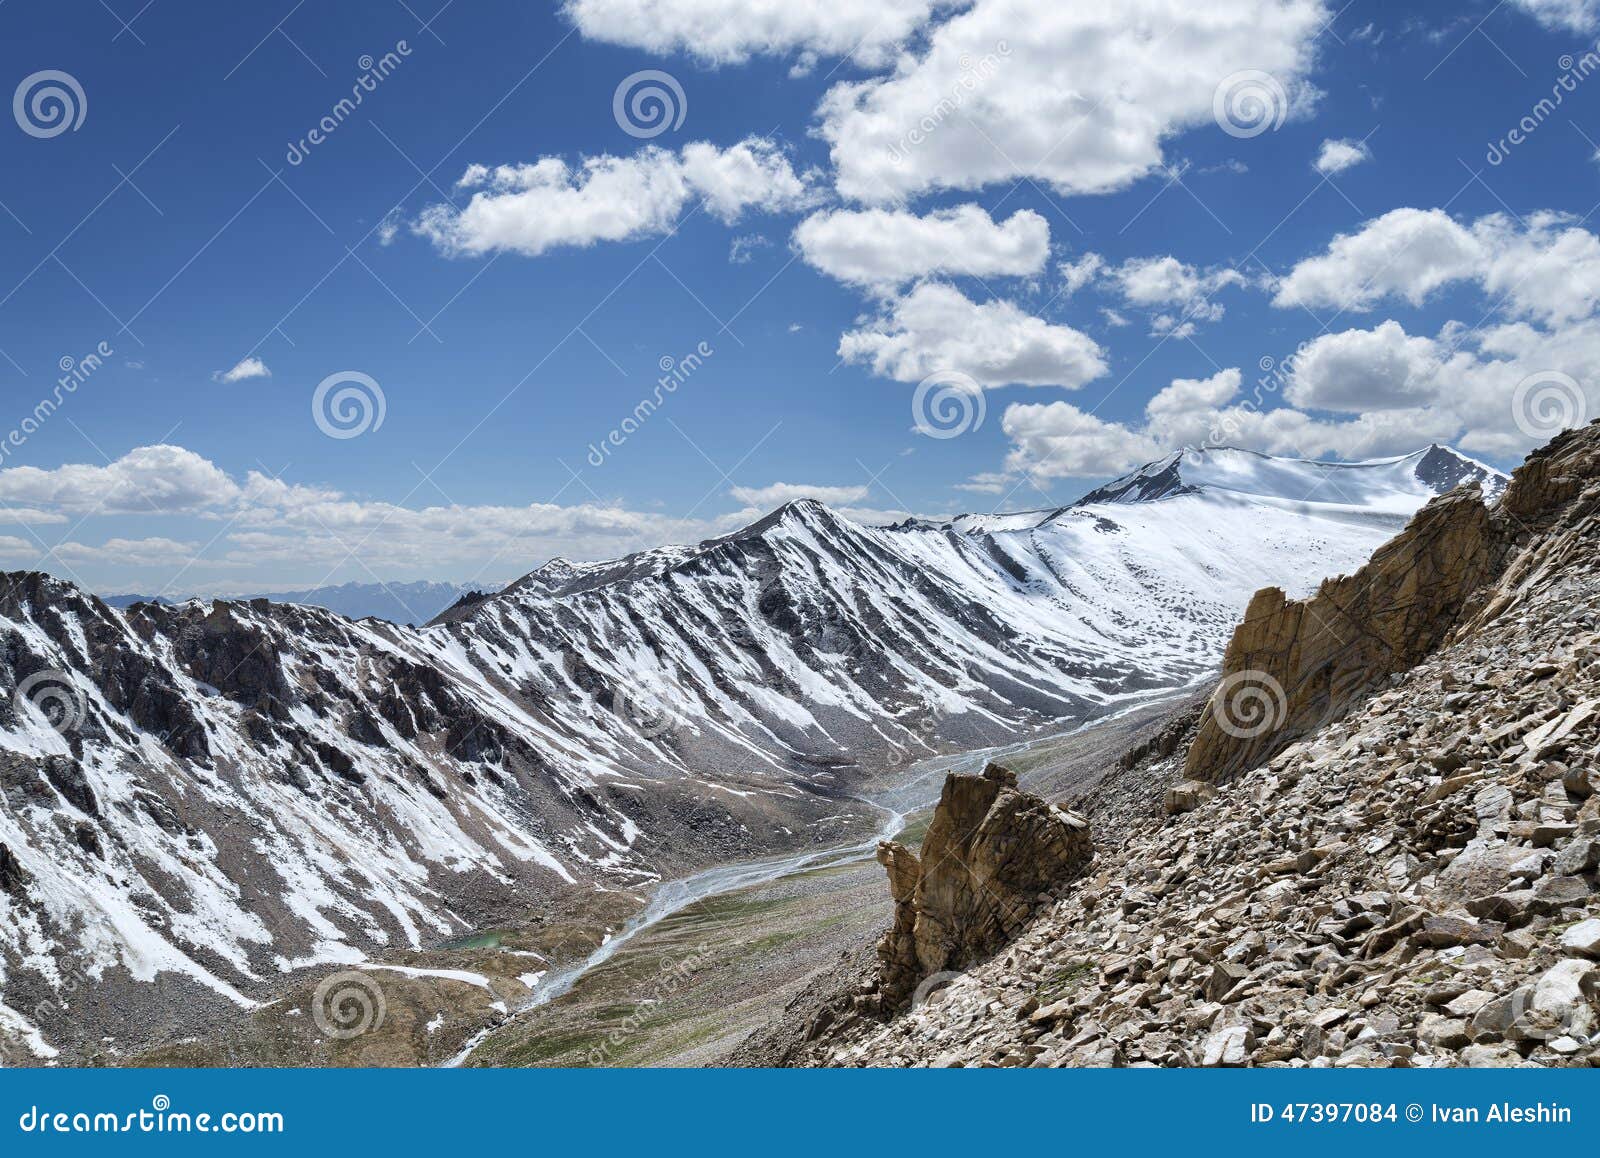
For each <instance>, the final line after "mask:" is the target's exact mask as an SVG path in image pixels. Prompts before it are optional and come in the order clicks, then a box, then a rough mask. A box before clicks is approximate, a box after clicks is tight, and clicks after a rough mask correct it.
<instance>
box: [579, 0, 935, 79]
mask: <svg viewBox="0 0 1600 1158" xmlns="http://www.w3.org/2000/svg"><path fill="white" fill-rule="evenodd" d="M955 2H956V0H874V2H873V3H871V4H840V3H837V2H836V0H567V3H566V4H565V6H564V11H565V12H566V14H567V17H568V18H569V19H570V20H571V21H572V22H573V23H574V24H576V25H577V26H578V29H579V30H580V31H581V32H582V33H583V34H584V35H585V36H586V37H588V38H589V39H591V40H603V41H606V42H607V43H610V44H622V45H627V46H628V47H629V48H642V49H645V50H646V51H649V52H656V53H670V52H683V53H687V54H688V55H690V56H694V57H696V58H698V59H700V60H703V61H709V62H711V63H714V64H728V63H738V62H740V61H743V60H747V59H749V58H750V57H751V56H754V55H760V54H771V55H781V54H784V53H789V52H794V51H800V52H805V53H809V54H812V55H821V56H844V55H846V54H848V55H850V56H852V57H853V59H855V60H856V61H857V62H858V63H860V64H864V65H867V66H869V67H871V66H876V65H878V64H881V63H883V62H884V61H886V60H887V59H888V54H889V50H890V49H892V48H893V47H894V46H895V45H897V44H899V43H900V42H902V41H903V40H905V39H906V38H907V37H908V36H910V35H911V34H912V33H913V32H915V31H916V30H917V29H918V28H920V27H921V26H922V25H923V24H925V23H927V21H928V17H929V15H930V14H931V13H932V12H933V11H934V10H935V9H938V8H944V7H949V6H951V5H952V4H954V3H955Z"/></svg>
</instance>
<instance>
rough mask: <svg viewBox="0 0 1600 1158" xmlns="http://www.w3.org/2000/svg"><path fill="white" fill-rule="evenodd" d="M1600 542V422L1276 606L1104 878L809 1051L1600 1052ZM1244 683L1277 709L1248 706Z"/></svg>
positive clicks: (1143, 794) (1103, 810)
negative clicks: (932, 985)
mask: <svg viewBox="0 0 1600 1158" xmlns="http://www.w3.org/2000/svg"><path fill="white" fill-rule="evenodd" d="M1597 556H1600V424H1597V425H1593V426H1590V427H1588V428H1585V429H1583V430H1581V431H1575V432H1569V433H1567V434H1565V435H1563V436H1561V437H1560V438H1557V439H1556V440H1555V441H1553V442H1552V443H1551V444H1550V445H1549V446H1547V447H1545V448H1543V449H1542V450H1540V451H1539V452H1537V453H1535V454H1534V455H1532V456H1531V457H1530V458H1529V460H1528V461H1527V462H1526V463H1525V464H1524V465H1523V466H1522V467H1521V468H1520V469H1519V470H1518V471H1517V472H1516V474H1515V475H1514V476H1513V478H1512V481H1511V484H1510V486H1509V487H1508V488H1507V489H1506V491H1505V494H1504V495H1503V496H1502V498H1501V499H1500V501H1499V502H1498V503H1496V504H1493V505H1488V506H1486V505H1485V504H1484V503H1483V502H1481V501H1480V499H1479V497H1478V495H1477V494H1475V493H1474V492H1473V491H1472V490H1470V489H1463V490H1461V491H1458V492H1455V493H1453V494H1451V495H1449V496H1446V497H1444V498H1442V499H1440V500H1438V501H1437V502H1436V503H1434V504H1433V505H1431V506H1430V507H1429V508H1428V509H1427V510H1426V511H1424V512H1422V513H1421V514H1419V516H1418V517H1417V518H1416V519H1415V520H1414V521H1413V523H1412V525H1411V526H1410V527H1409V528H1408V529H1407V530H1406V531H1405V532H1404V533H1403V534H1402V535H1401V536H1400V537H1399V538H1398V539H1397V540H1396V541H1395V542H1393V543H1391V544H1389V545H1388V546H1387V547H1385V548H1384V549H1382V550H1380V551H1379V552H1378V553H1377V555H1376V556H1375V557H1374V559H1373V561H1372V563H1371V564H1370V565H1369V567H1368V568H1367V569H1365V570H1364V571H1363V572H1360V573H1358V574H1357V575H1355V576H1352V577H1351V578H1349V579H1342V580H1337V581H1333V582H1330V583H1328V584H1326V585H1324V587H1323V589H1322V591H1321V592H1319V594H1318V595H1316V596H1315V597H1314V598H1312V599H1311V600H1308V601H1306V602H1304V603H1299V604H1296V603H1291V602H1288V601H1285V600H1283V599H1282V598H1281V596H1280V595H1278V594H1277V593H1265V594H1263V595H1261V596H1259V597H1258V598H1257V600H1256V602H1255V604H1254V605H1253V606H1252V609H1251V614H1250V616H1249V617H1248V619H1247V621H1246V622H1245V623H1244V624H1243V625H1241V627H1240V629H1239V632H1238V634H1237V635H1236V637H1235V640H1234V645H1233V647H1231V648H1230V650H1229V653H1228V659H1227V666H1226V668H1225V670H1224V675H1223V679H1222V681H1221V683H1220V684H1219V689H1220V690H1219V694H1218V695H1217V696H1214V697H1213V698H1212V699H1211V701H1210V702H1209V704H1208V706H1207V708H1206V709H1205V711H1204V713H1203V718H1202V719H1200V720H1199V721H1198V722H1197V723H1195V724H1185V722H1183V721H1177V720H1175V721H1174V726H1173V731H1172V732H1171V733H1170V734H1171V735H1172V736H1175V737H1179V738H1180V739H1181V738H1183V737H1185V736H1186V735H1188V734H1189V732H1190V730H1191V729H1192V734H1193V736H1194V739H1193V742H1192V744H1190V745H1189V747H1188V749H1187V752H1186V753H1184V752H1181V751H1179V750H1174V751H1173V752H1172V753H1171V754H1170V755H1168V756H1165V757H1163V756H1162V755H1161V753H1160V751H1159V749H1160V746H1161V745H1160V743H1157V744H1156V745H1155V747H1154V748H1151V747H1149V746H1144V747H1142V748H1141V750H1140V751H1137V752H1134V753H1130V756H1129V758H1128V760H1127V761H1126V762H1125V764H1124V766H1123V767H1121V768H1119V769H1117V770H1115V771H1113V772H1112V773H1110V774H1108V775H1107V776H1106V777H1105V779H1104V780H1103V781H1102V782H1101V783H1100V785H1099V786H1098V787H1097V788H1096V789H1095V790H1094V791H1093V793H1091V794H1090V795H1091V798H1089V799H1086V800H1085V801H1084V802H1083V803H1082V804H1081V805H1079V807H1081V808H1082V809H1083V811H1084V813H1085V815H1087V816H1088V818H1089V820H1090V822H1091V823H1094V824H1096V825H1097V827H1098V825H1099V823H1100V821H1099V817H1100V816H1102V815H1105V814H1112V815H1118V814H1119V811H1118V806H1117V804H1116V800H1115V798H1118V797H1120V798H1121V799H1122V800H1123V801H1124V802H1132V803H1134V804H1136V805H1138V806H1139V807H1140V809H1141V810H1142V814H1140V815H1136V816H1132V817H1130V818H1129V819H1128V821H1127V823H1126V827H1125V829H1124V834H1123V838H1122V839H1121V840H1113V841H1104V840H1102V841H1100V842H1099V843H1098V847H1097V848H1096V852H1095V858H1094V862H1093V864H1092V866H1091V867H1090V870H1089V871H1088V873H1086V874H1085V875H1083V876H1082V877H1080V878H1078V879H1077V880H1076V881H1074V882H1071V883H1069V884H1068V885H1067V886H1066V888H1065V890H1064V895H1063V896H1061V897H1060V898H1059V899H1058V900H1056V901H1055V902H1054V903H1052V904H1050V905H1048V906H1045V907H1043V908H1042V909H1041V911H1039V912H1038V913H1037V914H1036V915H1035V916H1034V918H1033V920H1032V922H1031V924H1030V925H1029V926H1028V928H1027V929H1026V930H1025V931H1023V932H1022V934H1021V935H1020V936H1019V937H1017V938H1016V939H1015V940H1013V941H1012V942H1011V943H1010V944H1009V945H1007V946H1006V947H1005V948H1003V949H1001V950H1000V951H999V952H998V953H996V954H995V955H993V956H992V957H990V958H989V959H988V960H987V961H985V962H983V963H981V964H978V965H976V966H975V967H973V968H971V969H969V970H967V971H966V972H965V973H963V974H962V975H961V976H959V977H957V978H955V979H954V980H952V981H950V983H949V984H947V985H944V986H943V987H942V988H940V989H939V990H938V991H937V992H936V993H933V994H931V995H929V997H928V998H927V999H926V1000H924V1001H922V1002H919V1003H917V1004H915V1005H914V1006H913V1007H912V1008H911V1009H910V1010H909V1011H908V1012H905V1013H903V1014H901V1015H900V1016H898V1017H895V1018H894V1019H892V1020H891V1021H889V1022H888V1024H887V1025H885V1024H882V1023H880V1022H876V1021H870V1020H868V1019H866V1018H858V1019H856V1020H854V1021H847V1020H846V1019H842V1018H841V1019H838V1020H837V1022H836V1023H835V1024H833V1025H830V1026H827V1027H825V1028H824V1030H823V1032H821V1033H819V1034H817V1035H815V1036H814V1038H813V1040H811V1041H801V1042H798V1043H796V1044H794V1045H793V1046H792V1047H791V1048H790V1049H789V1051H788V1053H787V1056H785V1057H784V1058H783V1059H782V1060H784V1061H786V1062H787V1063H789V1064H806V1065H946V1066H951V1065H953V1066H1073V1065H1078V1066H1081V1065H1099V1066H1123V1065H1164V1066H1174V1065H1176V1066H1190V1065H1205V1066H1245V1065H1255V1066H1312V1067H1324V1066H1339V1067H1350V1066H1414V1067H1452V1066H1512V1065H1523V1066H1526V1065H1534V1066H1583V1065H1589V1066H1594V1065H1600V880H1597V872H1600V589H1597V588H1596V587H1595V585H1594V583H1593V579H1592V571H1593V561H1594V559H1595V558H1596V557H1597ZM1325 634H1326V635H1329V636H1332V637H1333V638H1332V642H1327V641H1325V640H1324V639H1323V635H1325ZM1246 665H1255V666H1254V667H1250V666H1246ZM1244 673H1253V674H1251V675H1250V677H1249V678H1250V679H1252V680H1253V681H1254V684H1253V686H1255V687H1258V688H1265V689H1267V693H1268V694H1267V695H1266V696H1265V697H1261V696H1253V697H1249V698H1248V700H1247V704H1254V705H1255V706H1254V707H1252V708H1250V709H1249V710H1246V711H1240V710H1239V709H1238V708H1237V707H1236V706H1235V707H1234V708H1231V709H1229V708H1228V700H1227V699H1226V697H1225V696H1224V695H1223V694H1222V691H1223V690H1226V689H1229V688H1230V687H1237V686H1239V685H1240V684H1241V683H1243V681H1242V680H1241V679H1239V678H1238V677H1240V676H1241V675H1243V674H1244ZM1269 677H1270V678H1269ZM1230 681H1232V682H1231V684H1230ZM1274 682H1276V683H1277V684H1278V685H1280V686H1281V689H1282V692H1281V696H1274V695H1273V694H1272V686H1273V683H1274ZM1225 709H1228V710H1230V711H1232V712H1233V714H1232V715H1228V716H1225V715H1224V710H1225ZM1224 724H1226V725H1227V726H1226V727H1225V726H1224ZM1180 760H1182V761H1183V762H1184V768H1183V769H1182V774H1183V775H1185V776H1186V777H1187V779H1186V780H1183V781H1178V780H1177V779H1176V777H1177V776H1178V775H1179V774H1180V770H1179V768H1178V767H1177V764H1178V762H1179V761H1180ZM1141 770H1145V771H1148V772H1149V773H1150V774H1151V776H1152V778H1153V779H1154V780H1155V784H1153V785H1152V786H1150V787H1149V788H1146V789H1143V790H1140V789H1138V788H1137V786H1135V785H1133V784H1132V783H1130V782H1129V779H1128V777H1129V776H1130V775H1131V774H1136V773H1137V772H1139V771H1141ZM1162 789H1165V791H1162ZM889 860H890V864H891V872H892V873H893V875H894V879H895V881H896V884H895V888H896V890H897V891H896V897H897V900H898V899H900V897H901V896H902V895H903V893H904V890H905V888H906V882H907V881H908V880H909V879H910V877H911V875H912V865H911V862H910V861H907V860H905V859H904V858H902V857H901V856H900V855H899V854H894V855H891V856H890V857H889ZM899 908H900V910H901V912H902V913H903V912H904V911H905V908H904V906H903V905H902V906H899ZM900 925H901V921H900V919H898V916H897V921H896V929H897V930H899V928H900Z"/></svg>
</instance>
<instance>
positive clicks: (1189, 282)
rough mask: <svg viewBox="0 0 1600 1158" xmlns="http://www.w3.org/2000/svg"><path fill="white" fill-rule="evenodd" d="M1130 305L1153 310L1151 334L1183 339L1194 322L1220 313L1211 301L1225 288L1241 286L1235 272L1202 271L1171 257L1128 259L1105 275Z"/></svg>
mask: <svg viewBox="0 0 1600 1158" xmlns="http://www.w3.org/2000/svg"><path fill="white" fill-rule="evenodd" d="M1107 276H1108V277H1109V278H1110V280H1111V281H1112V282H1113V283H1114V284H1115V285H1116V287H1117V288H1118V290H1119V291H1120V292H1121V294H1122V299H1123V301H1125V302H1126V303H1127V304H1128V305H1130V306H1138V307H1141V308H1144V309H1157V310H1161V311H1162V312H1158V313H1157V314H1156V315H1155V316H1154V317H1153V318H1152V319H1151V323H1150V328H1151V331H1152V332H1153V333H1155V334H1158V335H1161V334H1170V335H1171V336H1172V337H1175V338H1187V337H1188V336H1189V335H1191V334H1193V333H1194V331H1195V324H1196V323H1197V322H1214V321H1217V320H1218V319H1220V318H1221V317H1222V315H1223V313H1224V308H1223V305H1222V303H1221V302H1218V301H1215V300H1213V299H1214V297H1215V295H1216V293H1217V291H1219V290H1221V289H1223V288H1224V287H1225V286H1235V285H1244V284H1245V279H1244V275H1243V274H1241V273H1239V272H1238V271H1237V270H1232V269H1218V270H1211V271H1203V270H1200V269H1197V268H1196V267H1195V266H1192V265H1188V264H1186V263H1184V262H1181V261H1179V260H1178V259H1177V258H1175V257H1172V256H1170V255H1169V256H1165V257H1137V258H1130V259H1129V260H1127V261H1125V262H1123V263H1122V264H1121V265H1119V266H1117V267H1115V268H1114V269H1111V270H1109V271H1108V272H1107Z"/></svg>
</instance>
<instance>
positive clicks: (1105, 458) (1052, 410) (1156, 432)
mask: <svg viewBox="0 0 1600 1158" xmlns="http://www.w3.org/2000/svg"><path fill="white" fill-rule="evenodd" d="M1241 385H1242V375H1241V374H1240V372H1239V371H1238V370H1237V369H1227V370H1221V371H1219V372H1218V373H1216V374H1214V375H1212V376H1211V377H1210V378H1199V379H1187V378H1179V379H1175V380H1174V381H1173V382H1172V383H1171V384H1170V385H1169V386H1167V387H1166V388H1165V389H1163V390H1162V391H1160V392H1159V393H1158V394H1156V396H1155V397H1154V398H1152V399H1151V400H1150V402H1149V403H1148V404H1147V405H1146V406H1145V412H1144V420H1143V422H1141V423H1119V422H1111V421H1107V420H1105V419H1101V418H1099V417H1097V416H1095V415H1093V414H1087V413H1085V412H1084V411H1082V410H1079V409H1078V408H1077V407H1075V406H1072V405H1071V404H1069V403H1066V402H1052V403H1049V404H1047V405H1042V406H1036V405H1027V404H1017V405H1013V406H1008V407H1007V408H1006V412H1005V415H1004V416H1003V418H1002V420H1001V427H1002V429H1003V430H1004V431H1005V432H1006V434H1007V435H1008V436H1009V437H1010V439H1011V443H1012V448H1011V452H1010V454H1009V455H1008V457H1007V459H1006V464H1005V465H1006V469H1007V470H1008V471H1011V472H1014V473H1021V474H1027V475H1028V476H1030V477H1031V478H1032V479H1033V480H1034V481H1035V482H1038V483H1041V484H1042V483H1043V482H1045V481H1047V480H1049V479H1056V478H1104V477H1106V476H1108V475H1116V474H1122V473H1123V472H1125V471H1128V470H1132V469H1133V468H1134V467H1137V466H1139V465H1141V464H1143V463H1146V462H1150V461H1151V460H1153V459H1156V458H1159V457H1161V456H1162V455H1163V454H1167V453H1169V452H1171V451H1174V450H1178V449H1180V448H1182V447H1185V446H1196V445H1230V446H1244V447H1249V448H1251V449H1255V450H1262V451H1266V452H1268V453H1270V454H1287V455H1297V456H1302V457H1309V458H1315V457H1322V456H1332V457H1335V458H1361V457H1366V456H1373V455H1385V454H1404V453H1409V452H1410V451H1413V450H1416V449H1417V448H1418V447H1419V446H1423V445H1425V444H1426V443H1428V442H1429V441H1430V440H1432V441H1446V440H1449V439H1451V438H1452V437H1454V436H1455V435H1456V434H1457V433H1458V432H1459V431H1460V429H1461V423H1460V419H1459V418H1458V417H1457V416H1456V415H1454V414H1452V413H1449V412H1446V411H1444V410H1440V409H1437V408H1420V407H1419V408H1412V409H1404V410H1402V409H1394V410H1383V411H1377V412H1373V413H1366V414H1361V415H1359V416H1357V417H1356V418H1353V419H1350V420H1341V421H1326V420H1322V419H1318V418H1315V417H1313V416H1312V415H1309V414H1306V413H1305V412H1303V411H1300V410H1295V409H1293V408H1291V407H1279V408H1277V409H1273V410H1266V409H1263V408H1262V407H1261V406H1260V404H1259V403H1258V402H1257V399H1256V397H1255V395H1256V394H1257V393H1259V391H1258V389H1257V388H1255V387H1253V388H1252V390H1251V397H1249V398H1245V399H1241V398H1240V394H1241Z"/></svg>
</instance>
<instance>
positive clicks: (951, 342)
mask: <svg viewBox="0 0 1600 1158" xmlns="http://www.w3.org/2000/svg"><path fill="white" fill-rule="evenodd" d="M839 356H840V357H841V358H843V359H844V360H845V361H847V362H859V363H865V364H868V365H870V366H871V367H872V370H873V372H874V373H876V374H878V375H880V376H882V377H885V378H893V379H895V380H896V381H899V382H918V381H920V380H922V379H923V378H926V377H927V376H929V375H930V374H934V373H936V372H937V373H952V372H953V373H958V374H966V375H968V376H970V377H971V378H972V379H973V380H974V381H976V382H977V383H978V384H979V385H981V386H1005V385H1009V384H1020V385H1023V386H1064V387H1066V388H1067V389H1069V390H1073V389H1076V388H1078V387H1079V386H1082V385H1083V384H1084V383H1085V382H1089V381H1092V380H1093V379H1095V378H1098V377H1099V376H1100V375H1102V374H1104V373H1105V372H1106V363H1105V357H1104V354H1103V352H1102V351H1101V349H1100V347H1099V345H1098V344H1097V343H1096V342H1095V341H1094V339H1093V338H1090V337H1089V336H1088V335H1087V334H1084V333H1082V332H1081V331H1078V330H1075V329H1073V328H1072V327H1071V326H1062V325H1055V324H1052V323H1050V322H1046V321H1045V320H1044V319H1042V318H1037V317H1034V316H1033V315H1032V314H1028V313H1025V312H1023V311H1022V310H1020V309H1018V308H1017V307H1016V306H1014V305H1012V304H1011V303H1010V302H1007V301H1000V300H996V301H990V302H984V303H981V304H980V303H978V302H974V301H971V300H970V299H969V298H967V297H966V296H965V295H963V294H962V293H961V292H960V291H959V290H957V289H955V288H954V287H952V286H948V285H942V284H939V283H932V282H930V283H925V284H923V285H919V286H917V287H916V288H915V289H913V290H912V291H911V292H910V293H909V294H907V295H906V296H904V297H901V298H898V299H896V300H895V301H894V302H892V303H890V305H889V306H888V308H887V311H886V313H884V314H883V315H881V316H879V317H878V318H876V319H874V320H872V321H871V322H868V323H866V324H865V325H863V326H862V327H861V328H860V329H856V330H851V331H850V332H848V333H846V334H845V335H844V337H842V338H841V339H840V340H839Z"/></svg>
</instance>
